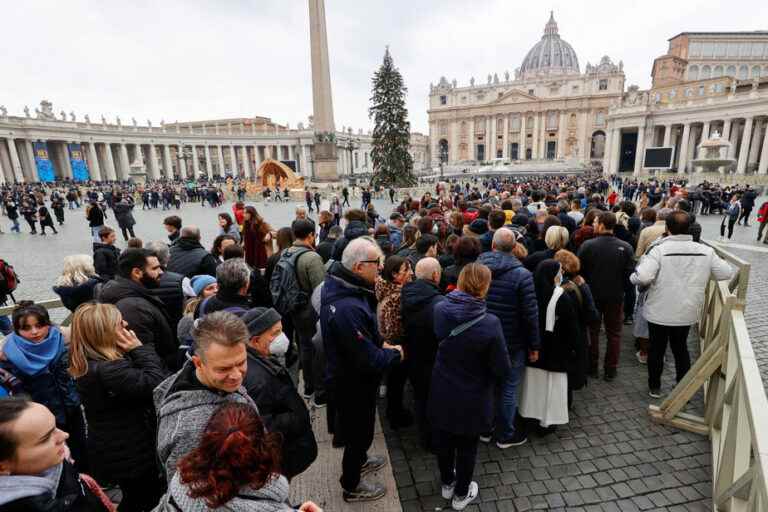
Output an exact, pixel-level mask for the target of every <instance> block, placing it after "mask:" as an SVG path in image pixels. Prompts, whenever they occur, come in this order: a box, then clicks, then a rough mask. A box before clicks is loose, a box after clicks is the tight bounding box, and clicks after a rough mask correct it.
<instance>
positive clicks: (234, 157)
mask: <svg viewBox="0 0 768 512" xmlns="http://www.w3.org/2000/svg"><path fill="white" fill-rule="evenodd" d="M229 152H230V157H231V158H232V160H231V163H230V165H232V176H240V168H239V167H238V166H237V152H236V151H235V146H233V145H231V144H230V146H229Z"/></svg>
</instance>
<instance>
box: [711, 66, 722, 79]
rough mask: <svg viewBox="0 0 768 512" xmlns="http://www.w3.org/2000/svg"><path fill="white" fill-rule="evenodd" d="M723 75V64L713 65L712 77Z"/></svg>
mask: <svg viewBox="0 0 768 512" xmlns="http://www.w3.org/2000/svg"><path fill="white" fill-rule="evenodd" d="M721 76H723V66H715V69H714V71H712V78H720V77H721Z"/></svg>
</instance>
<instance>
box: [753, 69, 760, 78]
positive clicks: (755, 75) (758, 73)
mask: <svg viewBox="0 0 768 512" xmlns="http://www.w3.org/2000/svg"><path fill="white" fill-rule="evenodd" d="M752 78H760V66H752Z"/></svg>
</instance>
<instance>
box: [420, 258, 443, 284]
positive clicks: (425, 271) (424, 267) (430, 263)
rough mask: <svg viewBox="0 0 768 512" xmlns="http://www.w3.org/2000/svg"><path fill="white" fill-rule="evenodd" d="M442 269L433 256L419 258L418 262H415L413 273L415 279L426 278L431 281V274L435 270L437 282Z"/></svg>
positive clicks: (433, 273)
mask: <svg viewBox="0 0 768 512" xmlns="http://www.w3.org/2000/svg"><path fill="white" fill-rule="evenodd" d="M442 271H443V269H442V268H441V267H440V262H439V261H437V260H436V259H435V258H421V259H420V260H419V261H418V263H416V268H415V269H414V271H413V273H414V274H415V275H416V279H426V280H427V281H431V280H432V276H433V275H435V272H437V280H438V282H439V281H440V274H441V273H442ZM435 284H437V283H435Z"/></svg>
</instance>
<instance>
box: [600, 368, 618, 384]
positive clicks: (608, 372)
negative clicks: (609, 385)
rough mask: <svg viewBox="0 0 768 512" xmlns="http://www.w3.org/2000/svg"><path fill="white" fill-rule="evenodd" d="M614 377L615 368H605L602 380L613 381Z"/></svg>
mask: <svg viewBox="0 0 768 512" xmlns="http://www.w3.org/2000/svg"><path fill="white" fill-rule="evenodd" d="M615 378H616V368H606V369H605V374H604V375H603V380H604V381H605V382H613V380H614V379H615Z"/></svg>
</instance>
